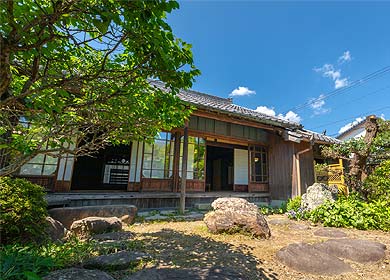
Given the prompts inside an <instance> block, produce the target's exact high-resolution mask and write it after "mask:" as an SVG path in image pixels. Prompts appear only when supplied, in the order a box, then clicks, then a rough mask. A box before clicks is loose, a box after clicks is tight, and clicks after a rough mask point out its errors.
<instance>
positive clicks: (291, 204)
mask: <svg viewBox="0 0 390 280" xmlns="http://www.w3.org/2000/svg"><path fill="white" fill-rule="evenodd" d="M301 203H302V197H301V196H296V197H294V198H293V199H289V200H288V201H287V211H290V210H294V211H298V210H299V209H300V208H301Z"/></svg>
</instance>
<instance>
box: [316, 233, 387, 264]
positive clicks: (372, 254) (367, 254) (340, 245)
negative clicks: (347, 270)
mask: <svg viewBox="0 0 390 280" xmlns="http://www.w3.org/2000/svg"><path fill="white" fill-rule="evenodd" d="M313 246H314V247H315V248H316V249H318V250H320V251H322V252H324V253H327V254H329V255H331V256H334V257H338V258H343V259H348V260H351V261H355V262H358V263H369V262H377V261H379V260H381V259H383V258H384V257H385V251H386V245H384V244H382V243H378V242H374V241H370V240H363V239H330V240H328V241H325V242H322V243H317V244H314V245H313Z"/></svg>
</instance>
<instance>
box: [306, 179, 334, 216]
mask: <svg viewBox="0 0 390 280" xmlns="http://www.w3.org/2000/svg"><path fill="white" fill-rule="evenodd" d="M337 193H338V189H337V187H336V186H328V185H325V184H322V183H314V184H313V185H311V186H310V187H308V188H307V191H306V193H305V194H304V195H302V202H301V208H302V209H304V210H308V211H311V210H313V209H315V208H317V207H318V206H320V205H322V204H323V203H324V202H325V201H327V200H329V201H331V202H333V201H335V200H336V199H337Z"/></svg>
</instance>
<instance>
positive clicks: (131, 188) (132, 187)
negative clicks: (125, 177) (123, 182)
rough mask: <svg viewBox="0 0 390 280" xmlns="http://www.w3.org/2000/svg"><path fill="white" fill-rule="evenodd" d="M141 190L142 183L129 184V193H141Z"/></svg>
mask: <svg viewBox="0 0 390 280" xmlns="http://www.w3.org/2000/svg"><path fill="white" fill-rule="evenodd" d="M140 189H141V183H140V182H138V183H137V182H129V183H127V191H129V192H139V190H140Z"/></svg>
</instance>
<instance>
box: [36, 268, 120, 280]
mask: <svg viewBox="0 0 390 280" xmlns="http://www.w3.org/2000/svg"><path fill="white" fill-rule="evenodd" d="M43 280H115V278H113V277H112V276H110V275H108V274H107V273H105V272H103V271H100V270H89V269H82V268H67V269H61V270H56V271H53V272H50V273H49V275H47V276H46V277H43Z"/></svg>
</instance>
